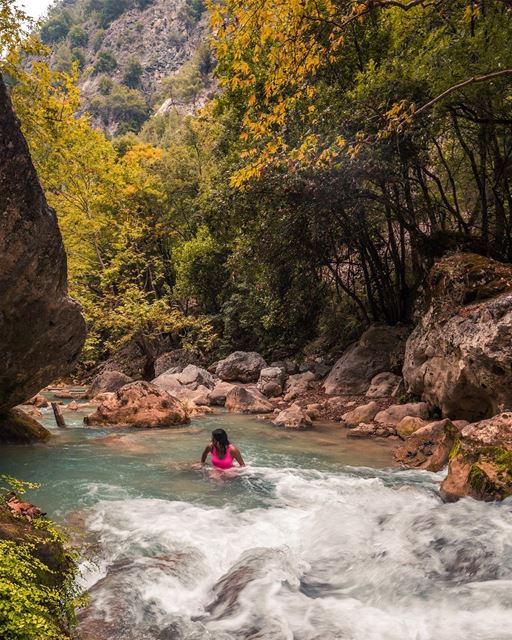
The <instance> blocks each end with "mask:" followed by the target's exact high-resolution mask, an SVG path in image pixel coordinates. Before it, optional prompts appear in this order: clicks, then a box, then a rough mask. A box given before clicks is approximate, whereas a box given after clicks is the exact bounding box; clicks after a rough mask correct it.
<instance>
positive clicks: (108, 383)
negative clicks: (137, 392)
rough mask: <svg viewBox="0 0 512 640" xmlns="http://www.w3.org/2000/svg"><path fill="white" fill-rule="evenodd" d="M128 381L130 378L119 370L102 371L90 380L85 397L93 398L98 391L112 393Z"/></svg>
mask: <svg viewBox="0 0 512 640" xmlns="http://www.w3.org/2000/svg"><path fill="white" fill-rule="evenodd" d="M130 382H133V380H132V378H129V377H128V376H127V375H125V374H124V373H121V372H120V371H103V372H102V373H100V374H98V375H97V376H96V377H95V378H94V380H93V381H92V384H91V386H90V387H89V389H88V390H87V397H88V398H95V397H96V396H97V395H99V394H100V393H113V392H114V391H117V390H118V389H120V388H121V387H124V385H125V384H129V383H130Z"/></svg>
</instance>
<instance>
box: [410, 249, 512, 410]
mask: <svg viewBox="0 0 512 640" xmlns="http://www.w3.org/2000/svg"><path fill="white" fill-rule="evenodd" d="M428 289H429V295H430V301H429V306H428V309H427V311H426V313H425V314H424V315H423V316H422V318H421V320H420V322H419V323H418V325H417V327H416V328H415V329H414V331H413V333H412V334H411V336H410V337H409V339H408V341H407V346H406V352H405V363H404V369H403V374H404V380H405V383H406V387H407V389H408V391H410V392H411V393H414V394H417V395H419V396H421V397H422V398H423V399H424V400H426V401H427V402H428V403H429V404H430V405H431V406H433V407H439V408H440V409H441V411H442V413H443V415H445V416H447V417H449V418H453V419H465V420H469V421H475V420H481V419H484V418H489V417H491V416H493V415H495V414H497V413H498V412H499V411H502V410H505V409H510V408H512V341H511V338H512V267H511V266H510V265H506V264H503V263H500V262H496V261H495V260H491V259H488V258H485V257H482V256H479V255H475V254H457V255H453V256H450V257H447V258H444V259H443V260H441V261H440V262H439V263H437V264H436V265H435V266H434V268H433V269H432V272H431V274H430V278H429V286H428Z"/></svg>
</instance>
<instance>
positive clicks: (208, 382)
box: [176, 364, 215, 389]
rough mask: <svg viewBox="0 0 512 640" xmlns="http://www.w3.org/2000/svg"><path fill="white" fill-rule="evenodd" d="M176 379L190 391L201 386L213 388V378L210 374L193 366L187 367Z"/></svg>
mask: <svg viewBox="0 0 512 640" xmlns="http://www.w3.org/2000/svg"><path fill="white" fill-rule="evenodd" d="M176 378H177V379H178V380H179V382H180V383H181V384H182V385H183V386H185V387H190V388H191V389H197V388H198V387H201V386H202V387H207V388H208V389H213V387H214V386H215V378H214V377H213V376H212V374H211V373H209V372H208V371H206V369H201V367H197V366H196V365H194V364H189V365H187V366H186V367H185V368H184V369H183V371H182V372H181V373H178V374H177V375H176Z"/></svg>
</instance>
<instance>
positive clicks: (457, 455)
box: [441, 413, 512, 501]
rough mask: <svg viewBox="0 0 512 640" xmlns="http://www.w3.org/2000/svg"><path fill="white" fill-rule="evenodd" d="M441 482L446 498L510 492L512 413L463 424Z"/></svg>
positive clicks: (501, 495) (499, 497) (493, 497)
mask: <svg viewBox="0 0 512 640" xmlns="http://www.w3.org/2000/svg"><path fill="white" fill-rule="evenodd" d="M450 458H451V459H450V464H449V466H448V475H447V477H446V479H445V480H444V481H443V483H442V485H441V495H442V496H443V498H444V499H445V500H447V501H454V500H458V499H459V498H462V497H464V496H471V497H473V498H476V499H477V500H487V501H492V500H503V499H504V498H506V497H508V496H511V495H512V413H503V414H501V415H499V416H494V417H493V418H491V419H489V420H482V421H481V422H476V423H474V424H469V425H467V426H465V427H463V429H462V432H461V434H460V438H459V440H458V442H457V443H456V445H455V446H454V447H453V449H452V451H451V455H450Z"/></svg>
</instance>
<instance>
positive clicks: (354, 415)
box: [342, 402, 379, 427]
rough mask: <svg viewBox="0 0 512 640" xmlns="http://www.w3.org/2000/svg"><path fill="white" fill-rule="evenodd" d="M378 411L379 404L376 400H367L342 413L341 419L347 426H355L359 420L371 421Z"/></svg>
mask: <svg viewBox="0 0 512 640" xmlns="http://www.w3.org/2000/svg"><path fill="white" fill-rule="evenodd" d="M378 411H379V405H378V404H377V403H376V402H369V403H368V404H363V405H361V406H360V407H357V408H355V409H352V411H348V412H347V413H345V414H343V416H342V419H343V422H345V424H346V425H347V426H348V427H356V426H357V425H359V424H360V423H361V422H371V421H372V420H373V419H374V418H375V416H376V415H377V413H378Z"/></svg>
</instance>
